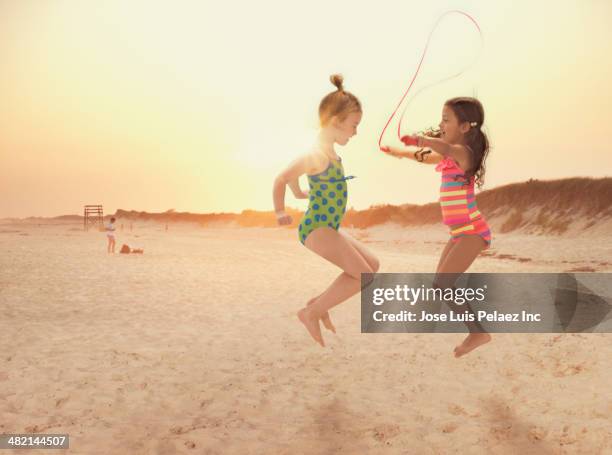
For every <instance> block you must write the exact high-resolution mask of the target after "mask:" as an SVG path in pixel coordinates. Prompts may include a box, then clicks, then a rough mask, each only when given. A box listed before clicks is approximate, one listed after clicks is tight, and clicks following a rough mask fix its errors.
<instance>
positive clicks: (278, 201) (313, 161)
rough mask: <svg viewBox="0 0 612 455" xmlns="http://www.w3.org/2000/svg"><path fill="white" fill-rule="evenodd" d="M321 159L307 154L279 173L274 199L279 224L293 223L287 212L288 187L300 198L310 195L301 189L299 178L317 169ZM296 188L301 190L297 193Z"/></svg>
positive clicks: (275, 183) (274, 187)
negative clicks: (286, 196) (286, 190)
mask: <svg viewBox="0 0 612 455" xmlns="http://www.w3.org/2000/svg"><path fill="white" fill-rule="evenodd" d="M320 161H321V160H320V159H317V157H316V156H315V155H313V154H310V155H305V156H303V157H301V158H298V159H297V160H295V161H294V162H293V163H291V164H290V165H289V167H287V169H285V170H284V171H283V172H281V173H280V174H278V176H277V177H276V179H275V180H274V186H273V188H272V199H273V201H274V212H276V217H277V219H278V223H279V224H281V225H282V224H291V222H292V220H291V217H290V216H289V215H287V214H286V213H285V189H286V187H287V186H289V188H291V190H292V191H293V194H294V195H295V196H296V197H298V198H299V196H301V195H303V196H304V197H308V195H306V194H305V193H303V192H302V190H301V189H300V186H299V178H300V176H301V175H304V174H307V173H313V169H315V170H316V169H317V168H318V167H320ZM296 190H297V191H299V192H298V193H297V194H296ZM300 193H301V194H300ZM300 199H301V198H300Z"/></svg>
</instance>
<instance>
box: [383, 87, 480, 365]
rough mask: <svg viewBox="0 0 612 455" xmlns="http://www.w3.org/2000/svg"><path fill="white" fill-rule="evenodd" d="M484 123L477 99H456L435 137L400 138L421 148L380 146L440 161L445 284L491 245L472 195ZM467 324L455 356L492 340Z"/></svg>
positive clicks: (440, 276) (439, 274)
mask: <svg viewBox="0 0 612 455" xmlns="http://www.w3.org/2000/svg"><path fill="white" fill-rule="evenodd" d="M483 122H484V109H483V107H482V104H481V103H480V102H479V101H478V100H477V99H474V98H467V97H461V98H453V99H450V100H448V101H447V102H446V103H445V104H444V108H443V110H442V121H441V122H440V125H439V127H440V130H439V131H436V132H435V133H434V134H432V135H431V136H404V137H402V142H403V143H404V144H406V145H407V146H416V147H419V148H420V150H418V151H416V152H412V151H405V150H400V149H397V148H393V147H388V146H383V147H381V150H382V151H383V152H385V153H387V154H389V155H392V156H395V157H397V158H410V159H414V160H416V161H419V162H422V163H427V164H436V165H437V166H436V170H437V171H439V172H441V174H442V184H441V187H440V206H441V208H442V222H443V223H444V224H446V225H447V226H448V227H449V229H450V236H451V238H450V239H449V241H448V243H447V244H446V247H445V248H444V250H443V251H442V255H441V257H440V261H439V262H438V267H437V269H436V280H435V285H437V286H440V287H443V288H448V287H452V286H453V285H454V284H455V282H456V280H457V278H458V277H459V275H461V274H462V273H463V272H465V271H466V270H467V269H468V268H469V267H470V265H471V264H472V262H474V259H476V257H477V256H478V255H479V254H480V252H481V251H483V250H485V249H487V248H489V246H490V245H491V230H490V229H489V225H488V224H487V221H486V220H485V218H484V216H482V214H481V213H480V212H479V211H478V208H477V206H476V198H475V197H474V184H475V183H476V184H477V185H478V187H480V186H482V183H483V181H484V174H485V159H486V157H487V154H488V152H489V141H488V139H487V136H486V135H485V133H484V132H483V131H482V130H481V127H482V124H483ZM425 149H429V150H425ZM467 310H468V311H470V310H471V309H469V308H468V309H467ZM466 324H467V326H468V329H469V331H470V334H469V335H468V336H467V338H466V339H465V340H464V341H463V342H462V343H461V344H460V345H459V346H457V347H456V348H455V356H456V357H460V356H462V355H464V354H467V353H468V352H470V351H472V350H473V349H475V348H477V347H478V346H480V345H482V344H485V343H487V342H489V341H490V340H491V336H490V335H489V334H488V333H486V332H485V331H484V329H483V328H482V326H481V325H480V324H479V323H478V322H473V323H469V322H468V323H466Z"/></svg>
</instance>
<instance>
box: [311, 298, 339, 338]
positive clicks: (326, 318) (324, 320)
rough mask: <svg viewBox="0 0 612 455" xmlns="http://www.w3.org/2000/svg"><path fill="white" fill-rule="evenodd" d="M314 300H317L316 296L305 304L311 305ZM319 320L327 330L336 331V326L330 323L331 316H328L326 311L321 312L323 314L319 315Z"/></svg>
mask: <svg viewBox="0 0 612 455" xmlns="http://www.w3.org/2000/svg"><path fill="white" fill-rule="evenodd" d="M315 300H317V297H313V298H312V299H310V300H309V301H308V303H307V304H306V306H308V305H312V304H313V303H314V301H315ZM321 322H322V323H323V325H324V326H325V328H326V329H327V330H331V331H332V332H334V333H336V328H335V327H334V324H332V322H331V318H330V317H329V312H328V311H326V312H325V313H323V316H321Z"/></svg>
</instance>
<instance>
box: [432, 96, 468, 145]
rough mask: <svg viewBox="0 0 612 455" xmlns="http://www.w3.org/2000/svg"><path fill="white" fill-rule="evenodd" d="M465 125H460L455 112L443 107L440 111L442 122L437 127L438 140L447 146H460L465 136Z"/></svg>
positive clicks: (464, 123) (465, 123)
mask: <svg viewBox="0 0 612 455" xmlns="http://www.w3.org/2000/svg"><path fill="white" fill-rule="evenodd" d="M465 125H467V122H463V124H461V125H460V124H459V120H458V119H457V116H456V115H455V112H453V110H452V109H451V108H450V107H448V106H446V105H445V106H444V108H443V109H442V120H441V121H440V124H439V125H438V126H439V127H440V139H442V140H444V141H446V142H448V143H449V144H460V143H461V142H462V141H463V135H464V134H465V131H464V130H465Z"/></svg>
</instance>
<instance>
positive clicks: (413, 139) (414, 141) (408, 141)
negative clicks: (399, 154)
mask: <svg viewBox="0 0 612 455" xmlns="http://www.w3.org/2000/svg"><path fill="white" fill-rule="evenodd" d="M400 141H402V142H403V143H404V145H408V146H410V145H412V146H415V147H416V146H417V145H418V144H419V138H418V136H411V135H407V136H402V138H401V139H400Z"/></svg>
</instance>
